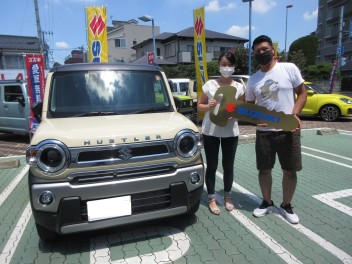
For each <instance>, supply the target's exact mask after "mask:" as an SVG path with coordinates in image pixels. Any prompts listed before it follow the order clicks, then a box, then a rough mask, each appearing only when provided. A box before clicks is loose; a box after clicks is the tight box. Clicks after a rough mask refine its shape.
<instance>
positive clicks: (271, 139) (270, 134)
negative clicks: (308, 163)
mask: <svg viewBox="0 0 352 264" xmlns="http://www.w3.org/2000/svg"><path fill="white" fill-rule="evenodd" d="M255 151H256V157H257V169H258V170H268V169H272V168H273V167H274V165H275V157H276V153H277V155H278V157H279V161H280V164H281V168H282V169H283V170H287V171H300V170H301V169H302V154H301V131H300V130H298V131H295V132H285V131H260V130H257V133H256V143H255Z"/></svg>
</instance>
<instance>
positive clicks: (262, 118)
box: [209, 86, 299, 131]
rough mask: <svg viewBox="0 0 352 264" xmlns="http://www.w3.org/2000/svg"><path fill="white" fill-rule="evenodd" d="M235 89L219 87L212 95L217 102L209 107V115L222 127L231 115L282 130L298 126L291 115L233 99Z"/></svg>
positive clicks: (293, 128)
mask: <svg viewBox="0 0 352 264" xmlns="http://www.w3.org/2000/svg"><path fill="white" fill-rule="evenodd" d="M236 91H237V90H236V88H235V87H233V86H221V87H219V89H218V90H217V91H216V93H215V95H214V99H215V100H216V101H217V104H216V105H215V106H213V107H211V108H210V113H209V117H210V120H211V122H213V123H214V124H216V125H218V126H220V127H224V126H226V124H227V121H228V120H229V118H230V117H233V118H236V119H239V120H242V121H246V122H249V123H252V124H267V125H268V127H274V128H276V129H282V130H284V131H293V130H295V129H296V128H298V127H299V122H298V120H297V119H296V118H295V117H294V116H293V115H287V114H285V113H284V112H277V111H273V110H268V109H266V108H265V107H262V106H258V105H255V104H251V103H246V102H243V101H239V100H235V98H236V97H235V95H236Z"/></svg>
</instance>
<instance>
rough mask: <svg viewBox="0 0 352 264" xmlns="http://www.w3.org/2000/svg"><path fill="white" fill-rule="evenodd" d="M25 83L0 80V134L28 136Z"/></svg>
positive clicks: (27, 100)
mask: <svg viewBox="0 0 352 264" xmlns="http://www.w3.org/2000/svg"><path fill="white" fill-rule="evenodd" d="M29 110H30V106H29V97H28V94H27V82H25V81H21V80H0V132H1V133H11V134H20V135H27V134H29Z"/></svg>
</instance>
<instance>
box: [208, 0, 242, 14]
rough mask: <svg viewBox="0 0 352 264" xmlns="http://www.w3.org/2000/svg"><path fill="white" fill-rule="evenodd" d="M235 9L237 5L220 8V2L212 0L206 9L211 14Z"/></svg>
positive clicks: (231, 4) (229, 4) (230, 4)
mask: <svg viewBox="0 0 352 264" xmlns="http://www.w3.org/2000/svg"><path fill="white" fill-rule="evenodd" d="M235 7H236V5H235V3H228V4H227V5H224V6H220V5H219V0H211V1H210V2H209V4H208V5H207V6H206V7H205V10H206V11H210V12H218V11H221V10H228V9H234V8H235Z"/></svg>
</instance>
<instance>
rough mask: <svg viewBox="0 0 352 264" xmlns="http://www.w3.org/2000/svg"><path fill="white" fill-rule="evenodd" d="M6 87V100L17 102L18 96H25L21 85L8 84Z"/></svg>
mask: <svg viewBox="0 0 352 264" xmlns="http://www.w3.org/2000/svg"><path fill="white" fill-rule="evenodd" d="M4 88H5V89H4V99H5V102H17V97H18V96H23V93H22V89H21V86H20V85H6V86H5V87H4Z"/></svg>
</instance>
